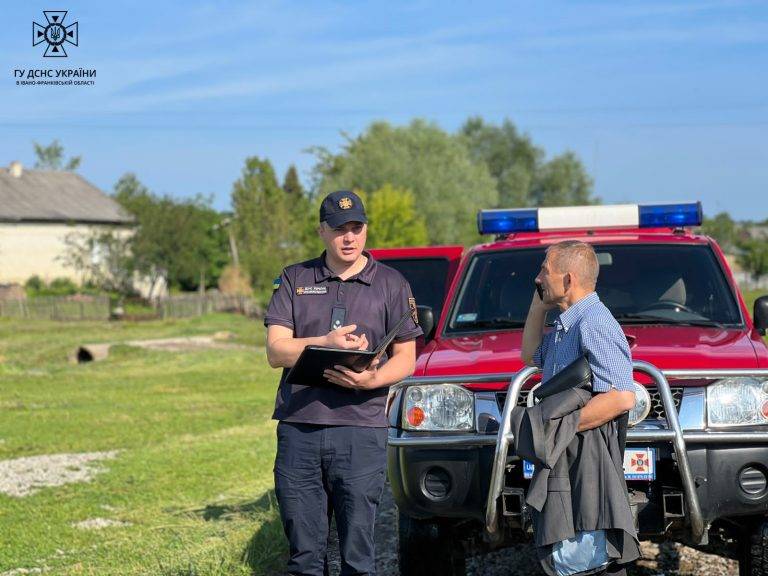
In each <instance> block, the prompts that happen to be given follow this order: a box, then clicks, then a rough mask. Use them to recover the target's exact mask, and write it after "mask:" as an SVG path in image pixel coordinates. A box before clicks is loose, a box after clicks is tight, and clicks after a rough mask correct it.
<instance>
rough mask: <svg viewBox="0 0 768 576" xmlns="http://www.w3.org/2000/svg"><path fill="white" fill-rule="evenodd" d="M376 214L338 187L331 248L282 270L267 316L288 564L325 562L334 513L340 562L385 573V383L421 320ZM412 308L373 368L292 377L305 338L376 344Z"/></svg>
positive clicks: (328, 229)
mask: <svg viewBox="0 0 768 576" xmlns="http://www.w3.org/2000/svg"><path fill="white" fill-rule="evenodd" d="M367 221H368V220H367V218H366V216H365V209H364V207H363V203H362V201H361V200H360V198H359V197H358V196H357V195H356V194H354V193H352V192H347V191H340V192H334V193H332V194H329V195H328V196H327V197H326V198H325V199H324V200H323V203H322V204H321V206H320V226H319V228H318V234H319V235H320V238H321V239H322V240H323V243H324V244H325V251H324V252H323V254H322V255H321V256H320V257H318V258H315V259H313V260H308V261H307V262H302V263H300V264H294V265H292V266H289V267H287V268H286V269H285V270H283V273H282V274H281V276H280V278H278V279H277V280H276V281H275V291H274V293H273V295H272V300H271V301H270V303H269V307H268V309H267V314H266V317H265V319H264V324H265V325H266V326H267V358H268V360H269V365H270V366H272V367H273V368H278V367H281V368H283V376H282V378H281V380H280V387H279V389H278V392H277V400H276V403H275V412H274V414H273V418H275V419H276V420H279V423H278V425H277V457H276V458H275V491H276V493H277V500H278V503H279V505H280V516H281V518H282V521H283V528H284V530H285V534H286V536H287V537H288V541H289V544H290V559H289V561H288V572H289V573H290V574H295V575H312V576H320V575H322V574H327V572H328V561H327V557H326V546H327V540H328V529H329V525H330V520H331V517H332V515H335V517H336V526H337V528H338V533H339V547H340V549H341V574H342V575H344V576H346V575H351V574H361V575H362V574H374V573H375V562H374V541H373V526H374V520H375V517H376V507H377V506H378V504H379V500H380V498H381V493H382V491H383V489H384V471H385V465H386V452H385V443H386V437H387V428H386V426H387V422H386V417H385V413H384V410H385V404H386V400H387V388H388V387H389V386H390V385H391V384H394V383H396V382H399V381H400V380H402V379H403V378H406V377H407V376H410V375H411V374H412V373H413V370H414V368H415V363H416V345H415V338H416V337H417V336H419V335H420V334H421V329H420V328H419V326H418V325H417V321H416V302H415V301H414V299H413V298H412V296H411V290H410V287H409V286H408V283H407V282H406V280H405V279H404V278H403V276H402V275H401V274H400V273H399V272H397V271H396V270H393V269H392V268H389V267H388V266H385V265H383V264H381V263H378V262H376V261H375V260H374V259H373V258H372V257H371V256H370V254H369V253H367V252H364V248H365V240H366V233H367ZM409 310H410V311H411V312H412V318H409V319H408V321H407V322H406V323H405V324H404V325H403V326H402V327H401V328H400V330H399V331H398V334H397V336H396V338H395V340H394V343H393V344H392V346H391V349H390V350H388V353H387V354H385V355H384V356H383V357H382V358H381V360H380V362H377V363H375V364H374V365H372V366H371V367H370V368H369V369H367V370H365V371H363V372H360V373H356V372H353V371H351V370H348V369H346V368H344V367H341V366H337V367H336V369H335V370H329V371H327V372H326V373H325V376H326V378H328V379H329V380H330V381H331V382H333V383H334V384H335V386H313V385H312V384H316V383H313V382H307V383H306V384H307V385H290V384H287V383H286V382H285V378H286V375H287V373H288V370H289V368H290V367H291V366H293V365H294V364H295V363H296V360H297V359H298V357H299V355H300V354H301V352H302V350H303V349H304V347H305V346H309V345H316V346H329V347H333V348H348V349H361V350H362V349H369V348H370V349H372V348H375V347H376V346H377V345H378V343H379V342H380V341H381V340H382V339H383V338H384V337H385V336H386V334H387V332H388V331H389V330H391V329H392V328H393V327H394V325H395V324H397V322H398V320H400V319H401V318H402V317H403V316H404V315H405V314H406V313H407V312H408V311H409Z"/></svg>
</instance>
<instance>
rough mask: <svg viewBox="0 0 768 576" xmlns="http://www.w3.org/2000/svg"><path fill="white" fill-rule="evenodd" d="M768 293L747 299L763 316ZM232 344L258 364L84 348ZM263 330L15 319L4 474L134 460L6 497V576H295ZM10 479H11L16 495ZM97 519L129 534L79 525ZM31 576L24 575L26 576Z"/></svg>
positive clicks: (1, 377)
mask: <svg viewBox="0 0 768 576" xmlns="http://www.w3.org/2000/svg"><path fill="white" fill-rule="evenodd" d="M758 295H759V294H757V293H746V294H745V300H746V301H747V305H748V306H749V308H750V309H751V308H752V303H753V301H754V299H755V298H756V297H757V296H758ZM220 330H227V331H230V332H233V333H234V334H235V335H236V339H235V342H236V343H241V344H248V345H251V346H258V347H259V349H257V350H255V351H254V350H209V351H202V352H201V351H194V352H184V353H170V352H160V351H147V350H141V349H138V348H133V347H128V346H117V347H114V348H113V349H112V353H111V354H110V357H109V358H108V359H107V360H106V361H104V362H98V363H91V364H85V365H72V364H68V363H67V354H68V353H69V352H70V351H71V350H73V349H74V348H75V347H76V346H78V345H79V344H83V343H93V342H123V341H126V340H132V339H141V338H163V337H171V336H190V335H202V334H212V333H214V332H216V331H220ZM263 340H264V329H263V327H262V325H261V323H260V322H258V321H254V320H249V319H246V318H243V317H240V316H235V315H223V314H221V315H211V316H207V317H204V318H194V319H187V320H176V321H172V320H171V321H165V322H160V321H157V322H154V321H153V322H143V323H107V322H98V323H96V322H94V323H54V322H39V321H37V322H23V321H16V320H13V321H10V320H0V461H3V460H8V459H13V458H19V457H24V456H37V455H45V454H59V453H79V452H95V451H109V450H119V451H120V452H119V454H118V456H117V457H116V458H115V459H114V460H109V461H105V462H104V463H103V464H102V465H103V466H104V468H105V471H104V472H103V473H101V474H99V475H97V476H96V477H95V478H94V479H93V480H92V481H91V482H88V483H79V484H68V485H64V486H60V487H52V488H44V489H42V490H40V491H39V492H37V493H35V494H33V495H30V496H26V497H23V498H16V497H10V496H6V495H4V494H0V575H2V574H3V573H4V572H7V571H11V570H13V569H17V568H24V569H34V568H47V569H48V570H47V572H46V573H49V574H57V575H58V574H63V575H72V574H94V575H104V574H109V575H112V574H116V575H122V574H158V575H174V576H193V575H201V576H202V575H219V576H223V575H227V576H230V575H250V574H270V573H276V572H278V571H279V569H280V567H281V564H282V561H283V558H284V555H285V543H284V539H283V537H282V530H281V527H280V523H279V520H278V516H277V510H276V504H275V499H274V495H273V492H272V462H273V459H274V423H273V422H272V421H271V420H270V415H271V411H272V406H273V402H274V394H275V388H276V384H277V380H278V372H277V371H275V370H272V369H270V368H269V367H268V365H267V363H266V360H265V357H264V351H263V348H261V346H263ZM1 480H2V478H0V481H1ZM93 518H106V519H111V520H116V521H121V522H126V523H129V525H127V526H120V527H108V528H104V529H102V530H82V529H79V528H76V527H74V526H73V524H75V523H77V522H81V521H83V520H88V519H93ZM17 573H18V572H17Z"/></svg>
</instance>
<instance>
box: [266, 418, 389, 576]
mask: <svg viewBox="0 0 768 576" xmlns="http://www.w3.org/2000/svg"><path fill="white" fill-rule="evenodd" d="M386 439H387V429H386V428H369V427H364V426H319V425H314V424H296V423H290V422H280V423H278V425H277V457H276V458H275V492H276V494H277V501H278V504H279V505H280V517H281V519H282V522H283V529H284V530H285V535H286V537H287V538H288V543H289V546H290V559H289V560H288V573H289V574H294V575H297V576H298V575H301V576H322V575H327V574H328V559H327V557H326V548H327V543H328V532H329V527H330V523H331V518H332V517H333V516H335V517H336V528H337V530H338V533H339V549H340V551H341V574H342V576H351V575H353V574H354V575H369V574H370V575H373V574H375V573H376V566H375V556H374V540H373V526H374V522H375V520H376V508H377V506H378V505H379V501H380V500H381V494H382V492H383V490H384V470H385V466H386V448H385V446H386Z"/></svg>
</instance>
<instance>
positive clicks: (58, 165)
mask: <svg viewBox="0 0 768 576" xmlns="http://www.w3.org/2000/svg"><path fill="white" fill-rule="evenodd" d="M32 145H33V146H34V148H35V157H36V160H35V168H37V169H38V170H67V171H70V172H74V171H75V170H77V168H78V167H79V166H80V161H81V160H82V157H80V156H72V157H70V158H69V160H67V161H66V162H65V161H64V146H62V145H61V144H60V143H59V141H58V140H54V141H53V142H51V143H50V144H48V146H43V145H41V144H38V143H37V142H33V143H32Z"/></svg>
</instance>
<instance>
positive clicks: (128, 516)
mask: <svg viewBox="0 0 768 576" xmlns="http://www.w3.org/2000/svg"><path fill="white" fill-rule="evenodd" d="M219 330H228V331H231V332H233V333H235V334H236V340H235V342H237V343H244V344H249V345H257V346H261V345H263V338H264V329H263V327H262V325H261V323H260V322H258V321H254V320H248V319H246V318H243V317H240V316H234V315H212V316H208V317H205V318H195V319H189V320H177V321H167V322H147V323H135V324H130V323H115V324H110V323H71V324H67V323H53V322H30V323H24V322H21V321H0V416H1V417H0V460H7V459H12V458H19V457H22V456H37V455H43V454H57V453H76V452H94V451H107V450H119V451H120V452H119V454H118V456H117V457H116V458H115V459H114V460H108V461H105V462H103V463H102V466H103V467H104V468H105V471H104V472H103V473H101V474H99V475H97V476H95V478H94V479H93V480H92V481H91V482H88V483H79V484H68V485H64V486H59V487H52V488H44V489H42V490H40V491H39V492H37V493H35V494H33V495H30V496H26V497H23V498H17V497H10V496H6V495H4V494H0V574H2V573H3V572H5V571H10V570H12V569H16V568H26V569H31V568H42V567H47V568H48V572H47V573H51V574H67V575H68V574H99V575H103V574H160V575H179V576H181V575H188V576H191V575H207V574H211V575H223V574H226V575H240V574H242V575H245V574H265V573H267V574H268V573H270V572H272V571H275V570H276V569H278V568H279V566H280V564H281V562H282V559H283V555H284V554H285V551H284V544H283V538H282V536H281V534H282V531H281V527H280V523H279V520H278V517H277V511H276V505H275V502H274V495H273V493H272V462H273V458H274V423H273V422H272V421H271V420H270V415H271V410H272V406H273V402H274V394H275V388H276V384H277V379H278V372H277V371H275V370H272V369H270V368H269V366H268V365H267V363H266V360H265V358H264V351H263V348H261V347H260V348H259V349H258V350H256V351H254V350H208V351H195V352H184V353H170V352H161V351H145V350H140V349H137V348H132V347H128V346H118V347H115V348H113V349H112V353H111V354H110V357H109V358H108V359H107V360H106V361H104V362H98V363H91V364H85V365H71V364H68V363H67V360H66V358H67V353H68V352H69V351H70V350H71V349H73V348H74V347H76V346H77V345H78V344H81V343H85V342H121V341H125V340H130V339H137V338H160V337H170V336H180V335H195V334H211V333H213V332H216V331H219ZM93 518H107V519H111V520H118V521H122V522H126V523H129V524H130V525H127V526H122V527H108V528H104V529H101V530H82V529H78V528H75V527H73V524H74V523H77V522H80V521H83V520H87V519H93Z"/></svg>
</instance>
